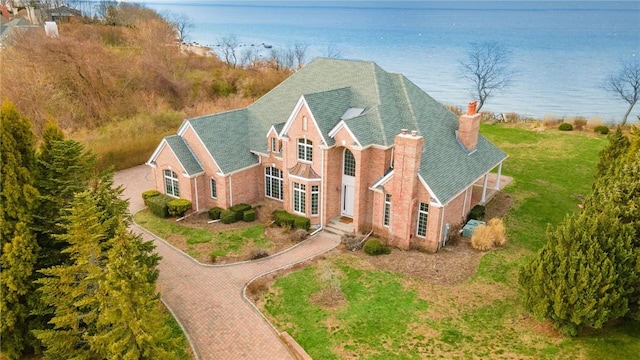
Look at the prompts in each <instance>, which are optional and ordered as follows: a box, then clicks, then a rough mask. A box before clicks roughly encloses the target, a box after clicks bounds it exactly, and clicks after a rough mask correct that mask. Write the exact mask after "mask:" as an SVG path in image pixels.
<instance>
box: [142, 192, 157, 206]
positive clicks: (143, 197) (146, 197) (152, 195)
mask: <svg viewBox="0 0 640 360" xmlns="http://www.w3.org/2000/svg"><path fill="white" fill-rule="evenodd" d="M158 195H160V191H158V190H147V191H144V192H143V193H142V200H144V203H145V204H146V203H147V199H148V198H150V197H154V196H158Z"/></svg>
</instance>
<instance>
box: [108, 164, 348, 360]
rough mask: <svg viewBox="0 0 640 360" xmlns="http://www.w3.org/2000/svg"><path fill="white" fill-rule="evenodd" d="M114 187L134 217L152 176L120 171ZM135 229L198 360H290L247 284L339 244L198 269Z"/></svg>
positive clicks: (327, 240) (318, 240)
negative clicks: (148, 247)
mask: <svg viewBox="0 0 640 360" xmlns="http://www.w3.org/2000/svg"><path fill="white" fill-rule="evenodd" d="M114 180H115V183H116V184H118V185H119V184H121V185H123V186H124V188H125V191H124V197H125V198H128V199H129V201H130V204H129V207H130V210H131V212H132V213H134V212H136V211H138V210H140V209H142V208H144V203H143V202H142V199H141V197H140V194H141V193H142V192H143V191H145V190H149V189H151V188H153V182H152V180H151V173H150V171H149V169H148V167H146V166H144V165H142V166H137V167H134V168H131V169H127V170H123V171H119V172H117V173H116V175H115V177H114ZM134 230H135V231H137V232H139V233H141V234H142V236H143V237H145V238H146V239H152V240H154V242H155V244H156V246H157V248H156V251H157V252H158V254H160V255H161V256H162V260H161V261H160V265H159V269H160V277H159V279H158V289H159V291H160V293H161V295H162V299H163V300H164V302H165V303H166V304H167V306H168V307H169V308H170V309H171V311H172V312H173V313H174V315H175V317H176V318H177V320H178V321H179V322H180V324H181V325H182V326H183V327H184V329H185V331H186V333H187V336H188V337H189V339H190V341H191V343H192V346H193V348H194V350H195V352H196V356H197V357H198V358H199V359H203V360H204V359H294V357H293V355H292V354H291V353H290V352H289V350H288V349H287V347H286V346H285V345H284V344H283V343H282V341H281V340H280V337H279V336H278V334H277V332H276V330H275V329H274V328H273V327H271V325H270V324H269V323H268V322H267V321H266V320H265V319H264V318H263V317H262V315H261V314H260V313H259V312H258V311H257V310H256V309H255V308H254V307H253V305H252V304H251V303H250V302H249V301H248V300H246V299H245V298H244V295H243V290H244V287H245V285H246V284H247V282H249V281H250V280H251V279H253V278H255V277H257V276H259V275H261V274H265V273H269V272H272V271H274V270H277V269H280V268H283V267H287V266H290V265H293V264H295V263H298V262H301V261H303V260H306V259H308V258H312V257H314V256H317V255H319V254H322V253H324V252H326V251H329V250H331V249H333V248H335V247H336V246H337V245H338V244H339V242H340V239H339V238H338V237H337V236H335V235H331V234H326V233H320V234H319V235H317V236H315V237H313V238H311V239H309V240H307V241H305V242H303V243H301V244H300V245H298V246H296V247H294V248H292V249H290V250H288V251H286V252H283V253H280V254H278V255H274V256H270V257H268V258H264V259H261V260H257V261H252V262H247V263H242V264H236V265H228V266H207V265H202V264H200V263H198V262H196V261H194V260H193V259H191V258H190V257H189V256H188V255H186V254H184V253H182V252H180V251H179V250H177V249H175V248H173V247H172V246H170V245H169V244H167V243H166V242H165V241H164V240H162V239H159V238H156V237H154V236H152V235H151V234H149V233H147V232H145V231H144V230H142V229H141V228H139V227H134Z"/></svg>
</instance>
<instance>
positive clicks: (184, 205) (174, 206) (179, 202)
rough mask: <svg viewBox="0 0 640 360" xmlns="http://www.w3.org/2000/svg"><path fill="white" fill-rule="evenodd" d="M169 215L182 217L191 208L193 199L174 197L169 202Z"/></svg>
mask: <svg viewBox="0 0 640 360" xmlns="http://www.w3.org/2000/svg"><path fill="white" fill-rule="evenodd" d="M167 207H168V210H169V215H171V216H175V217H181V216H183V215H184V213H186V212H187V210H189V209H191V201H189V200H186V199H173V200H171V201H169V202H168V203H167Z"/></svg>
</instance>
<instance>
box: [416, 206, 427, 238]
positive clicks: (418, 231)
mask: <svg viewBox="0 0 640 360" xmlns="http://www.w3.org/2000/svg"><path fill="white" fill-rule="evenodd" d="M422 204H425V205H426V206H427V210H426V211H425V210H422V209H421V206H420V205H422ZM422 214H424V216H425V227H424V235H420V215H422ZM428 225H429V204H427V203H423V202H419V203H418V219H417V220H416V236H418V237H421V238H426V237H427V231H428V228H427V226H428Z"/></svg>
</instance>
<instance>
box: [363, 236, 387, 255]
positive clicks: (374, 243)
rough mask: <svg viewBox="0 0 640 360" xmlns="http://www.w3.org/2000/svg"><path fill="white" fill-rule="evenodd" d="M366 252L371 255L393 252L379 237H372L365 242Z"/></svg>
mask: <svg viewBox="0 0 640 360" xmlns="http://www.w3.org/2000/svg"><path fill="white" fill-rule="evenodd" d="M364 252H365V253H366V254H367V255H371V256H377V255H386V254H390V253H391V248H390V247H388V246H386V245H384V244H383V243H382V242H381V241H380V240H379V239H376V238H372V239H369V240H367V242H366V243H364Z"/></svg>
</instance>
